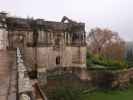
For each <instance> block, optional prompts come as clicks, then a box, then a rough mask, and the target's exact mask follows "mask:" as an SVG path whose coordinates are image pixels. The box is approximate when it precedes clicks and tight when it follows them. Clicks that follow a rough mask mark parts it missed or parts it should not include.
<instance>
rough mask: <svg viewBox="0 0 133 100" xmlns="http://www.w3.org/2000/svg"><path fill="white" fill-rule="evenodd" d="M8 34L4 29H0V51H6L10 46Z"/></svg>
mask: <svg viewBox="0 0 133 100" xmlns="http://www.w3.org/2000/svg"><path fill="white" fill-rule="evenodd" d="M7 35H8V32H7V31H6V29H4V28H0V50H6V48H7V46H8V39H7Z"/></svg>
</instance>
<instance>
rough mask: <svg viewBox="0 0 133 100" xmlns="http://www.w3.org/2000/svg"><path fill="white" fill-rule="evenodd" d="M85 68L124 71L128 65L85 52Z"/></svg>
mask: <svg viewBox="0 0 133 100" xmlns="http://www.w3.org/2000/svg"><path fill="white" fill-rule="evenodd" d="M98 65H99V66H98ZM96 66H97V67H96ZM87 67H88V68H89V69H95V68H96V69H98V68H102V69H125V68H128V65H127V63H126V62H125V61H120V60H113V59H109V58H106V57H104V56H101V55H98V54H91V53H89V52H87Z"/></svg>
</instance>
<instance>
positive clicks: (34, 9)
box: [0, 0, 133, 41]
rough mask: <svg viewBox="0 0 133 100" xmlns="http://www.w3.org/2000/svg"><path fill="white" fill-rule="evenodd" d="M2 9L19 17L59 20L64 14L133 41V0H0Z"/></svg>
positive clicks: (87, 28)
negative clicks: (108, 29) (117, 33)
mask: <svg viewBox="0 0 133 100" xmlns="http://www.w3.org/2000/svg"><path fill="white" fill-rule="evenodd" d="M0 10H4V11H7V12H9V13H10V14H11V15H15V16H19V17H27V16H29V17H35V18H44V19H45V20H53V21H54V20H55V21H60V20H61V18H62V17H63V16H64V15H65V16H68V17H69V18H71V19H73V20H75V21H81V22H85V23H86V31H89V30H90V29H91V28H94V27H101V28H110V29H111V30H113V31H116V32H119V34H120V36H121V37H122V38H124V39H125V40H128V41H129V40H130V41H131V40H133V0H0Z"/></svg>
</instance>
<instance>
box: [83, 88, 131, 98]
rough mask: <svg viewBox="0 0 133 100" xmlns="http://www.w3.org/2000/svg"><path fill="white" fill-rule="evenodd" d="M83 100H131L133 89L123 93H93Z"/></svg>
mask: <svg viewBox="0 0 133 100" xmlns="http://www.w3.org/2000/svg"><path fill="white" fill-rule="evenodd" d="M83 98H84V100H133V87H131V88H129V89H128V90H123V91H119V90H117V91H115V90H114V91H108V92H103V91H95V92H93V93H90V94H87V95H85V96H84V97H83Z"/></svg>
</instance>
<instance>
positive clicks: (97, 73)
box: [47, 67, 133, 89]
mask: <svg viewBox="0 0 133 100" xmlns="http://www.w3.org/2000/svg"><path fill="white" fill-rule="evenodd" d="M64 73H67V74H74V75H76V76H78V77H79V78H80V80H82V81H85V82H86V81H87V82H90V83H91V85H93V86H95V87H98V88H122V89H123V88H127V87H128V85H129V83H130V82H131V81H133V69H125V70H87V69H85V68H76V67H69V68H67V67H60V68H55V69H53V70H47V76H52V75H62V74H64Z"/></svg>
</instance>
